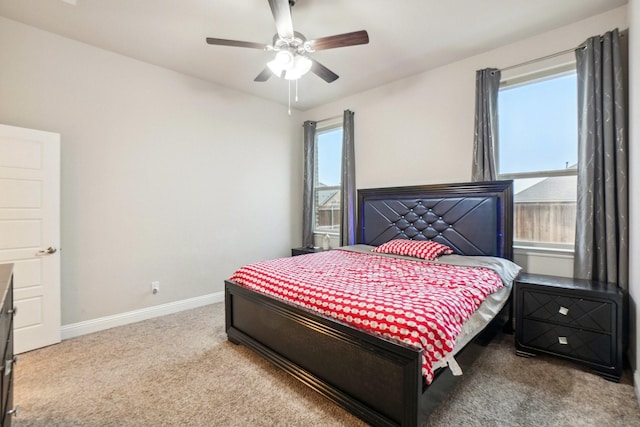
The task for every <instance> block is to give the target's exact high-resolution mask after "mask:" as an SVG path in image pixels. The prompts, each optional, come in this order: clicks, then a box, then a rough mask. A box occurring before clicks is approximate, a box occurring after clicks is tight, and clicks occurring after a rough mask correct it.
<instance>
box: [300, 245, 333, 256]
mask: <svg viewBox="0 0 640 427" xmlns="http://www.w3.org/2000/svg"><path fill="white" fill-rule="evenodd" d="M327 250H328V249H327ZM324 251H325V249H322V248H320V247H313V248H309V247H303V248H293V249H291V256H296V255H305V254H315V253H318V252H324Z"/></svg>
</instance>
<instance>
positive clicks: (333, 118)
mask: <svg viewBox="0 0 640 427" xmlns="http://www.w3.org/2000/svg"><path fill="white" fill-rule="evenodd" d="M343 118H344V114H339V115H337V116H332V117H328V118H326V119H322V120H318V121H316V123H323V122H330V121H331V120H335V119H343Z"/></svg>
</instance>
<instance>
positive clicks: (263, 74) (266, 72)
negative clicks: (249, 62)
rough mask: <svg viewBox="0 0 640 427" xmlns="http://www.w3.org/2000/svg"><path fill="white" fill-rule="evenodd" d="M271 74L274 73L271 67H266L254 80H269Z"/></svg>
mask: <svg viewBox="0 0 640 427" xmlns="http://www.w3.org/2000/svg"><path fill="white" fill-rule="evenodd" d="M271 74H273V73H272V72H271V70H270V69H269V67H265V68H264V70H262V71H261V72H260V74H258V75H257V76H256V78H255V79H253V81H254V82H266V81H267V80H269V77H271Z"/></svg>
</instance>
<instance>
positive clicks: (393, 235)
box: [357, 181, 513, 259]
mask: <svg viewBox="0 0 640 427" xmlns="http://www.w3.org/2000/svg"><path fill="white" fill-rule="evenodd" d="M357 231H358V233H357V240H358V243H362V244H367V245H374V246H377V245H380V244H382V243H385V242H387V241H389V240H393V239H413V240H434V241H437V242H440V243H444V244H446V245H449V246H451V247H452V248H453V250H454V251H455V252H456V253H458V254H462V255H489V256H499V257H502V258H506V259H513V181H491V182H469V183H458V184H436V185H423V186H410V187H389V188H370V189H360V190H358V230H357Z"/></svg>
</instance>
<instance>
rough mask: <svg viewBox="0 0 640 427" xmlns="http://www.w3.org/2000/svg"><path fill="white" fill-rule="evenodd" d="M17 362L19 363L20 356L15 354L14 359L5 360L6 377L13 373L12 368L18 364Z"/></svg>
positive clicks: (3, 368)
mask: <svg viewBox="0 0 640 427" xmlns="http://www.w3.org/2000/svg"><path fill="white" fill-rule="evenodd" d="M17 364H18V356H13V359H9V360H5V361H4V366H3V367H2V370H3V372H4V376H5V377H6V376H7V375H9V374H10V373H11V369H12V367H13V365H17Z"/></svg>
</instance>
